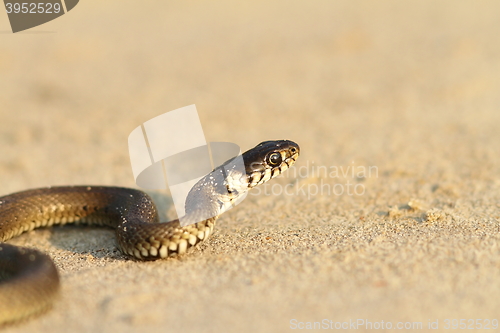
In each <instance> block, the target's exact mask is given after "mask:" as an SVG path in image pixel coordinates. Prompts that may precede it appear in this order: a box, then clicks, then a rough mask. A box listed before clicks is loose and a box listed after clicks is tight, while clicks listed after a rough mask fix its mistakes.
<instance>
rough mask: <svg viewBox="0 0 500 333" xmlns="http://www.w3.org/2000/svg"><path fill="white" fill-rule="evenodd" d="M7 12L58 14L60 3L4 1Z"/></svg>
mask: <svg viewBox="0 0 500 333" xmlns="http://www.w3.org/2000/svg"><path fill="white" fill-rule="evenodd" d="M5 9H6V10H7V14H11V13H16V14H18V13H23V14H58V13H60V12H61V9H62V8H61V5H60V4H58V3H55V4H52V3H44V2H38V3H35V2H24V3H10V2H7V3H5Z"/></svg>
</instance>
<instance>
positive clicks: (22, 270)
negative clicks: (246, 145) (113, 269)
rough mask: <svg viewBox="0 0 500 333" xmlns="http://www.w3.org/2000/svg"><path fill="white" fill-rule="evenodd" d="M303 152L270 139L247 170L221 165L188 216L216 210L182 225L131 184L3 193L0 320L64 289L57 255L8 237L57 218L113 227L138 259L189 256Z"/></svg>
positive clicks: (199, 189) (204, 182)
mask: <svg viewBox="0 0 500 333" xmlns="http://www.w3.org/2000/svg"><path fill="white" fill-rule="evenodd" d="M299 151H300V148H299V146H298V145H297V144H296V143H294V142H292V141H288V140H279V141H265V142H262V143H260V144H258V145H257V146H256V147H254V148H252V149H250V150H248V151H246V152H245V153H243V161H244V167H245V172H244V173H243V172H241V171H238V170H239V169H237V168H232V169H231V168H229V170H230V171H227V170H228V168H227V166H228V164H229V163H231V160H230V161H227V162H226V163H224V164H222V165H221V166H219V167H217V168H215V169H214V170H213V171H212V172H211V173H209V174H208V175H206V176H204V177H203V178H201V179H200V180H199V181H198V182H197V183H196V184H195V185H194V186H193V188H192V189H191V190H190V191H189V194H188V196H187V199H186V207H187V203H188V202H190V201H191V207H194V208H191V211H187V208H186V214H192V215H193V216H195V215H196V213H197V212H205V211H207V210H210V212H211V213H210V216H213V217H211V218H207V219H205V220H203V221H201V222H197V223H194V224H190V225H187V226H184V227H183V226H181V224H180V223H179V220H173V221H170V222H164V223H159V218H158V213H157V209H156V206H155V204H154V203H153V201H152V199H151V198H150V197H149V196H148V195H147V194H146V193H144V192H142V191H139V190H136V189H130V188H122V187H104V186H64V187H48V188H41V189H32V190H27V191H23V192H18V193H14V194H10V195H7V196H4V197H0V326H1V325H3V324H6V323H11V322H16V321H19V320H21V319H25V318H27V317H30V316H32V315H34V314H38V313H40V312H42V311H44V310H46V309H48V308H49V307H50V306H51V304H52V303H53V301H54V299H55V297H56V295H57V294H58V290H59V274H58V272H57V269H56V267H55V265H54V263H53V262H52V260H51V259H50V258H49V257H48V256H47V255H45V254H43V253H41V252H40V251H38V250H35V249H29V248H24V247H17V246H14V245H10V244H7V243H4V242H5V241H7V240H8V239H11V238H13V237H16V236H18V235H20V234H22V233H24V232H27V231H31V230H33V229H35V228H38V227H48V226H52V225H56V224H59V225H63V224H67V223H75V224H88V225H101V226H107V227H111V228H114V229H115V230H116V238H117V243H118V247H119V248H120V250H121V251H122V252H123V253H124V254H126V255H130V256H132V257H134V258H136V259H139V260H156V259H160V258H166V257H170V256H175V255H179V254H183V253H185V252H186V251H187V250H188V249H189V248H191V247H193V246H195V245H197V244H198V243H200V242H202V241H203V240H206V239H207V238H208V236H209V235H210V234H211V233H212V231H213V228H214V226H215V220H216V219H217V218H218V217H219V215H220V214H222V213H223V212H224V207H225V205H227V204H228V203H229V204H230V203H233V202H235V201H236V200H237V199H238V198H241V196H242V195H243V194H245V193H246V192H247V191H248V190H249V189H251V188H253V187H255V186H257V185H260V184H262V183H265V182H267V181H268V180H270V179H272V178H274V177H276V176H278V175H279V174H281V173H282V172H283V171H285V170H286V169H288V168H289V167H291V166H292V165H293V164H294V163H295V160H296V159H297V158H298V156H299ZM222 170H226V171H225V172H222ZM221 174H223V176H224V178H223V179H222V181H221V179H220V175H221ZM214 175H215V176H214ZM221 186H222V189H221ZM198 221H199V220H198Z"/></svg>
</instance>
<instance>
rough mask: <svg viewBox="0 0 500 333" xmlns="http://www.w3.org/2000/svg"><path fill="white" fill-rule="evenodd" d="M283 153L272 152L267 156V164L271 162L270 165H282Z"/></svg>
mask: <svg viewBox="0 0 500 333" xmlns="http://www.w3.org/2000/svg"><path fill="white" fill-rule="evenodd" d="M281 161H282V159H281V154H280V153H276V152H274V153H271V154H269V155H267V157H266V162H267V164H269V165H270V166H277V165H280V164H281Z"/></svg>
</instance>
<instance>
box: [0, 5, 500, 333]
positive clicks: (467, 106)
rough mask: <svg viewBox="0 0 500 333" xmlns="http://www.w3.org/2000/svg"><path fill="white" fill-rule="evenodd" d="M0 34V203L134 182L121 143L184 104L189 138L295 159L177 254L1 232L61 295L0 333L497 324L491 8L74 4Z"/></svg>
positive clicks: (498, 80) (0, 22)
mask: <svg viewBox="0 0 500 333" xmlns="http://www.w3.org/2000/svg"><path fill="white" fill-rule="evenodd" d="M9 29H10V26H9V24H8V20H7V17H6V15H4V14H2V15H0V30H1V32H2V34H0V38H1V40H2V42H1V43H0V103H1V104H0V105H1V109H0V144H1V147H2V149H1V154H0V183H1V184H2V186H1V188H0V194H1V195H4V194H8V193H12V192H15V191H20V190H24V189H28V188H35V187H41V186H49V185H66V184H93V185H119V186H128V187H136V185H135V182H134V178H133V176H132V171H131V167H130V161H129V156H128V148H127V137H128V135H129V133H130V132H131V131H132V130H133V129H134V128H135V127H137V126H139V125H140V124H142V123H143V122H145V121H147V120H149V119H151V118H153V117H155V116H157V115H160V114H162V113H164V112H167V111H170V110H174V109H177V108H180V107H182V106H186V105H191V104H196V106H197V108H198V112H199V115H200V118H201V122H202V125H203V129H204V131H205V136H206V139H207V141H227V142H234V143H237V144H238V145H240V146H241V147H242V148H243V149H248V148H251V147H253V146H254V145H256V144H257V143H259V142H261V141H264V140H270V139H289V140H294V141H296V142H297V143H298V144H300V146H301V151H302V154H301V157H300V158H299V160H298V162H297V164H296V167H295V169H292V170H289V171H288V172H287V173H286V174H285V175H283V176H282V177H281V178H280V179H277V180H275V181H273V182H270V183H269V186H267V187H265V188H262V189H260V190H257V189H256V190H255V193H252V195H249V196H248V198H247V199H246V200H245V202H243V203H242V204H241V205H240V206H238V207H237V208H235V209H233V210H231V211H229V212H228V213H227V214H225V215H224V216H223V217H222V218H221V219H220V220H219V223H218V225H217V228H216V232H215V234H214V235H213V237H211V238H210V240H209V241H208V242H206V244H203V245H202V246H200V247H199V248H198V249H196V250H195V251H193V252H192V253H190V254H188V255H185V256H182V257H180V258H177V259H168V260H162V261H157V262H138V261H134V260H130V259H128V258H127V257H125V256H123V255H122V254H121V253H120V252H119V251H118V250H117V248H116V244H115V239H114V234H113V232H112V231H110V230H106V229H98V228H81V227H80V228H79V227H64V228H53V229H44V230H39V231H36V232H32V233H29V234H25V235H23V236H21V237H18V238H16V239H13V240H11V241H9V243H12V244H17V245H23V246H33V247H36V248H39V249H41V250H42V251H45V252H47V253H49V254H50V255H51V257H52V258H53V259H54V261H55V263H56V265H57V267H58V268H59V271H60V274H61V280H62V281H61V282H62V289H61V296H60V298H59V299H58V301H57V302H56V303H55V305H54V307H53V309H52V310H51V311H49V312H47V313H46V314H44V315H42V316H39V317H37V318H33V319H32V320H30V321H27V322H25V323H21V324H19V325H15V326H11V327H8V328H7V329H5V330H4V331H5V332H12V333H14V332H52V333H57V332H143V331H144V332H152V331H155V332H287V331H290V330H291V329H294V328H295V329H296V330H297V329H298V328H300V327H309V326H308V325H312V327H314V322H319V323H320V324H321V325H322V328H334V329H335V327H342V325H344V327H347V326H345V325H352V323H356V325H358V324H359V326H355V327H354V328H356V330H357V331H360V332H362V331H367V330H369V329H370V328H372V329H376V328H377V327H378V328H379V330H378V331H384V330H385V331H390V329H389V328H391V327H392V329H393V330H395V328H396V326H397V325H399V324H398V323H402V325H403V326H402V327H404V326H405V325H406V327H407V328H408V327H410V326H411V327H413V328H415V331H425V329H426V328H427V327H428V325H429V323H431V322H432V323H433V324H432V325H434V327H436V326H435V325H436V324H437V325H438V326H437V327H438V328H439V330H444V329H445V328H446V324H447V321H446V320H451V319H466V320H467V321H466V323H467V325H473V326H471V327H473V328H478V326H475V325H477V322H472V321H469V320H471V319H474V320H475V319H479V320H482V323H483V324H487V321H486V320H492V319H497V320H498V319H500V316H499V312H498V309H499V308H500V283H499V281H500V235H499V229H500V222H499V220H500V200H499V199H500V178H499V174H500V156H499V154H498V153H499V143H500V130H499V124H500V112H499V110H500V94H499V91H500V39H499V38H498V31H500V5H499V3H498V2H495V1H482V2H472V1H469V2H468V1H460V2H457V1H441V2H437V3H436V2H433V1H418V2H417V1H413V2H400V1H397V0H394V1H383V2H370V1H356V2H351V1H335V2H334V1H315V2H307V3H306V2H295V1H279V2H271V3H269V2H266V1H252V2H246V3H238V4H236V3H234V2H230V1H218V2H216V3H211V2H198V1H190V2H186V3H184V2H182V3H180V2H178V3H160V2H140V3H139V2H123V1H111V0H109V1H105V2H103V1H101V2H97V1H81V2H80V3H79V4H78V5H77V7H75V8H74V9H73V10H72V11H71V12H69V13H68V14H66V15H64V16H62V17H61V18H59V19H56V20H54V21H52V22H50V23H47V24H45V25H42V26H40V27H37V28H34V29H32V30H28V31H26V32H24V33H18V34H12V33H10V32H9ZM273 184H274V186H273ZM155 197H157V198H159V201H160V203H159V205H160V207H161V209H162V210H167V211H169V212H170V213H171V212H172V207H171V205H169V203H168V200H166V199H165V198H168V196H165V194H162V193H160V194H157V195H155ZM436 321H437V322H436ZM368 322H369V323H368ZM414 323H415V324H414ZM418 323H421V325H422V329H421V330H419V329H418V328H419V327H420V326H419V325H420V324H418ZM449 323H450V324H451V322H449ZM339 325H340V326H339ZM370 325H371V326H370ZM413 325H415V326H413ZM490 327H492V326H491V322H490ZM316 328H318V327H317V326H316ZM349 328H353V327H352V326H349ZM318 330H319V329H318ZM400 331H401V330H400Z"/></svg>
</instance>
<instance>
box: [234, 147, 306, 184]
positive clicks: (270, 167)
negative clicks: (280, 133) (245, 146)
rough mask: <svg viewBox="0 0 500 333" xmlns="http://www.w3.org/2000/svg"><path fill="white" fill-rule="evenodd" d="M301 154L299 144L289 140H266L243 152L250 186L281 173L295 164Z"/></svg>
mask: <svg viewBox="0 0 500 333" xmlns="http://www.w3.org/2000/svg"><path fill="white" fill-rule="evenodd" d="M299 154H300V147H299V145H298V144H296V143H295V142H293V141H289V140H277V141H264V142H261V143H259V144H258V145H257V146H255V148H253V149H250V150H249V151H247V152H245V153H243V161H244V162H245V171H246V174H247V176H248V184H249V187H250V188H251V187H254V186H256V185H259V184H262V183H265V182H267V181H268V180H270V179H272V178H274V177H276V176H278V175H280V174H281V173H282V172H283V171H285V170H287V169H288V168H290V167H291V166H292V165H293V164H295V161H296V160H297V158H298V157H299Z"/></svg>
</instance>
